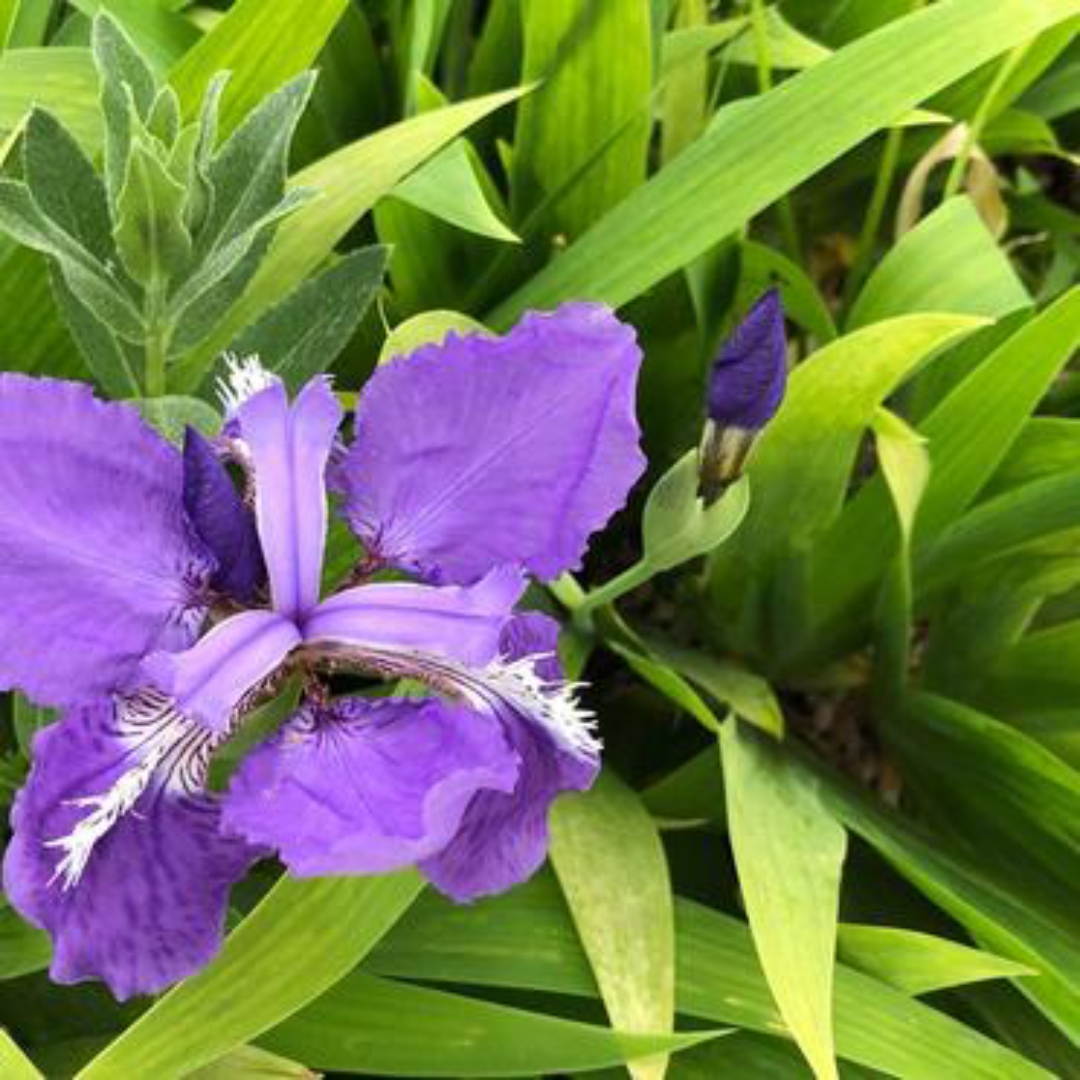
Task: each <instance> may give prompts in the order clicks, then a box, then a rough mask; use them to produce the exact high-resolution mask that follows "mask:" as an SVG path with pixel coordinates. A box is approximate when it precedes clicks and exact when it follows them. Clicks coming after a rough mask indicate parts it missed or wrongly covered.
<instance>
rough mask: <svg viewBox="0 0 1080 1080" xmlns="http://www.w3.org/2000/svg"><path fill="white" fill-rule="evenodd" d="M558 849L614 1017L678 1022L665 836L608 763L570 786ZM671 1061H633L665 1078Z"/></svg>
mask: <svg viewBox="0 0 1080 1080" xmlns="http://www.w3.org/2000/svg"><path fill="white" fill-rule="evenodd" d="M550 855H551V860H552V864H553V865H554V867H555V872H556V874H557V875H558V878H559V883H560V885H561V886H562V890H563V894H564V895H565V897H566V900H567V903H568V904H569V907H570V911H571V913H572V915H573V918H574V922H575V924H576V926H577V929H578V933H579V934H580V935H581V940H582V943H583V945H584V947H585V953H586V955H587V956H588V957H589V962H590V964H591V965H592V969H593V973H594V974H595V975H596V981H597V983H598V984H599V986H600V993H601V996H602V997H603V999H604V1004H605V1005H606V1006H607V1011H608V1016H609V1017H610V1018H611V1023H612V1026H613V1027H615V1028H617V1029H618V1030H620V1031H626V1032H652V1033H666V1032H668V1031H671V1030H672V1027H673V1024H674V1020H675V924H674V915H673V910H672V897H671V881H670V879H669V877H668V868H667V860H666V858H665V856H664V849H663V846H662V845H661V843H660V835H659V833H658V832H657V830H656V826H655V825H654V824H653V821H652V818H650V816H649V813H648V811H647V810H645V808H644V807H643V806H642V805H641V801H640V799H639V798H638V796H637V795H636V794H635V793H634V792H633V791H631V790H630V788H628V787H627V786H626V785H625V784H624V783H623V782H622V781H621V780H619V779H618V778H617V777H616V776H615V775H614V774H612V773H610V772H605V773H603V774H602V775H601V777H600V779H599V781H598V782H597V783H596V785H595V786H594V787H593V788H592V790H591V791H589V792H585V793H580V794H579V793H574V794H567V795H564V796H563V797H562V798H561V799H559V801H558V802H557V803H556V804H555V806H554V808H553V810H552V814H551V846H550ZM616 912H617V913H618V914H617V916H616V917H613V916H615V913H616ZM665 1067H666V1061H665V1059H663V1058H658V1059H655V1060H651V1061H635V1062H632V1063H631V1064H630V1066H629V1069H630V1073H631V1075H632V1076H633V1077H634V1078H635V1080H662V1077H663V1075H664V1070H665Z"/></svg>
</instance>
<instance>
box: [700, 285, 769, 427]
mask: <svg viewBox="0 0 1080 1080" xmlns="http://www.w3.org/2000/svg"><path fill="white" fill-rule="evenodd" d="M786 385H787V345H786V342H785V338H784V308H783V305H782V304H781V302H780V292H779V290H778V289H770V290H769V291H768V292H766V293H765V294H764V295H763V296H762V297H761V298H760V299H759V300H758V301H757V303H755V304H754V306H753V307H752V308H751V309H750V310H749V312H747V315H746V318H745V319H743V321H742V322H741V323H739V325H738V326H737V327H736V328H735V331H734V333H733V334H732V335H731V337H729V338H728V339H727V341H725V342H724V344H723V346H722V347H721V349H720V355H719V356H718V357H717V358H716V360H715V362H714V363H713V366H712V370H711V372H710V374H709V388H708V400H707V404H708V414H709V419H710V420H712V421H713V422H714V423H715V424H717V425H719V426H721V427H732V428H740V429H742V430H744V431H758V430H759V429H760V428H763V427H764V426H765V425H766V424H767V423H768V422H769V421H770V420H771V419H772V418H773V416H774V415H775V413H776V410H777V409H778V408H780V402H781V401H782V400H783V397H784V388H785V386H786Z"/></svg>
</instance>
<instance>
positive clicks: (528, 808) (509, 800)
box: [420, 613, 600, 903]
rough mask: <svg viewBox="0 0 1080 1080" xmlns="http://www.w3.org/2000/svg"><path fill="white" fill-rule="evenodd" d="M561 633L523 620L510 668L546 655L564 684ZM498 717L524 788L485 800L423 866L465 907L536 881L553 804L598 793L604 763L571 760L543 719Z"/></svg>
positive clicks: (542, 668) (511, 643)
mask: <svg viewBox="0 0 1080 1080" xmlns="http://www.w3.org/2000/svg"><path fill="white" fill-rule="evenodd" d="M558 633H559V628H558V624H557V623H556V622H554V620H552V619H549V618H547V617H546V616H544V615H540V614H536V613H529V614H525V615H520V616H518V617H517V618H516V619H514V621H513V622H512V623H511V624H510V625H509V626H508V627H507V629H506V632H505V634H504V637H503V649H504V652H505V655H506V656H507V658H508V659H510V660H514V659H519V658H522V657H526V656H532V655H541V656H543V657H544V659H543V660H541V661H538V662H537V665H536V666H537V670H538V673H539V674H540V675H541V676H542V677H544V678H546V679H556V678H558V677H559V675H560V669H559V665H558V660H557V659H556V656H555V649H556V645H557V641H558ZM496 715H497V717H498V719H499V721H500V722H501V723H502V725H503V730H504V732H505V734H506V737H507V739H508V740H509V742H510V745H511V746H512V747H513V748H514V750H516V751H517V753H518V755H519V757H520V758H521V769H520V773H519V778H518V783H517V786H516V787H515V788H514V790H513V791H512V792H510V793H502V792H492V791H483V792H480V793H479V794H478V795H477V796H476V797H475V798H474V799H473V801H472V802H471V803H470V804H469V808H468V810H467V811H466V812H465V816H464V818H463V820H462V823H461V828H460V830H459V831H458V833H457V835H456V836H455V837H454V839H453V840H452V841H451V842H450V844H448V845H447V846H446V847H445V848H444V849H443V850H442V851H441V852H440V853H439V854H437V855H434V856H432V857H431V858H429V859H426V860H424V861H423V862H422V863H421V864H420V869H421V870H422V871H423V873H424V874H425V875H426V877H427V878H428V880H429V881H431V883H432V884H433V885H434V886H435V887H436V888H437V889H438V890H439V891H440V892H443V893H445V894H446V895H447V896H449V897H450V898H451V899H453V900H456V901H458V902H459V903H466V902H468V901H470V900H475V899H477V898H478V897H481V896H488V895H491V894H493V893H499V892H503V891H505V890H506V889H509V888H510V887H511V886H513V885H517V884H518V883H519V882H522V881H525V880H526V879H527V878H529V877H531V876H532V875H533V874H534V873H535V872H536V871H537V870H538V869H539V868H540V867H541V866H542V865H543V863H544V860H545V859H546V858H547V848H548V814H549V812H550V810H551V804H552V803H553V802H554V801H555V799H556V798H557V797H558V796H559V795H560V794H562V792H564V791H584V790H586V789H588V788H589V787H591V786H592V783H593V781H594V780H595V779H596V775H597V773H598V772H599V769H600V761H599V758H598V757H595V756H590V755H586V756H582V755H580V754H575V753H570V752H569V751H568V750H567V749H565V748H564V747H563V746H562V745H560V744H559V743H558V742H557V741H556V740H555V739H554V738H553V737H552V734H551V732H550V731H549V730H547V729H546V728H545V727H544V726H543V725H542V724H540V723H538V722H537V721H536V719H535V718H531V717H529V716H528V715H526V714H525V713H523V712H521V711H519V710H516V709H513V708H511V707H507V706H503V707H501V708H498V710H497V713H496Z"/></svg>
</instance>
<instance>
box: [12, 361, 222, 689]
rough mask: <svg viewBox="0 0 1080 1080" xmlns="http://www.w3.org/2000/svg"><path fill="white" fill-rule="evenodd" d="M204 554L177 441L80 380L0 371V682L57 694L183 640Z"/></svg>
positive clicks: (118, 675) (192, 626) (190, 625)
mask: <svg viewBox="0 0 1080 1080" xmlns="http://www.w3.org/2000/svg"><path fill="white" fill-rule="evenodd" d="M213 568H214V567H213V560H212V558H211V557H210V556H209V554H208V553H207V551H206V549H205V547H204V546H203V545H202V543H201V542H200V541H199V540H198V538H197V537H196V536H195V534H194V532H193V530H192V529H191V527H190V524H189V523H188V521H187V518H186V515H185V513H184V506H183V476H182V469H181V460H180V455H179V453H178V452H177V451H176V450H175V449H174V448H173V447H171V446H169V445H168V443H166V442H165V441H164V440H163V439H161V438H160V437H159V436H158V435H157V434H156V433H154V432H153V431H151V430H150V428H148V427H147V426H146V425H145V424H144V423H143V421H142V419H141V418H140V417H139V415H138V414H137V413H136V412H135V410H134V409H131V408H130V407H128V406H126V405H117V404H109V403H106V402H103V401H98V400H97V399H96V398H94V396H93V393H92V391H91V390H90V388H89V387H88V386H85V385H83V384H81V383H74V382H63V381H59V380H55V379H32V378H28V377H26V376H22V375H12V374H4V375H0V688H10V687H18V688H20V689H22V690H24V691H25V692H26V693H27V694H29V695H30V696H31V697H33V698H34V699H35V700H36V701H38V702H41V703H43V704H50V705H69V704H73V703H76V702H79V701H86V700H89V699H92V698H94V697H96V696H101V695H104V694H108V693H110V692H112V691H114V690H117V689H118V688H121V687H123V686H125V685H126V684H127V682H128V680H129V679H130V677H131V675H132V673H133V672H134V669H135V667H136V666H137V664H138V662H139V661H140V659H141V658H142V656H143V654H144V653H146V652H147V651H148V650H150V649H153V648H174V647H177V646H180V647H182V646H183V645H185V644H187V643H188V642H189V641H190V639H191V636H192V634H193V633H194V632H195V630H196V629H197V627H198V625H199V623H200V622H201V620H202V617H203V614H204V611H205V607H204V602H205V587H206V584H207V581H208V579H209V577H210V574H211V572H212V571H213Z"/></svg>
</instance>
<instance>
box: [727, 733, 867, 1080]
mask: <svg viewBox="0 0 1080 1080" xmlns="http://www.w3.org/2000/svg"><path fill="white" fill-rule="evenodd" d="M720 746H721V750H722V756H723V762H724V786H725V789H726V793H727V820H728V832H729V835H730V836H731V844H732V848H733V850H734V853H735V864H736V868H737V869H738V872H739V885H740V887H741V889H742V895H743V902H744V903H745V905H746V912H747V915H748V917H749V920H750V929H751V931H752V932H753V935H754V944H755V946H756V948H757V952H758V956H759V957H760V958H761V966H762V969H763V970H764V972H765V977H766V978H767V979H768V981H769V987H770V988H771V990H772V992H773V996H774V997H775V998H776V1003H777V1005H778V1006H779V1009H780V1013H781V1015H782V1016H783V1017H784V1020H785V1022H786V1023H787V1025H788V1027H789V1028H790V1029H791V1033H792V1035H793V1036H794V1038H795V1041H796V1042H797V1043H798V1044H799V1048H800V1049H801V1050H802V1052H803V1053H804V1054H805V1055H806V1058H807V1060H808V1061H809V1062H810V1065H811V1066H812V1068H813V1070H814V1073H815V1075H816V1076H817V1077H819V1080H820V1078H829V1077H835V1076H836V1060H835V1057H836V1051H835V1048H834V1040H833V1027H832V1015H833V964H834V957H835V953H836V918H837V910H838V905H839V899H840V873H841V867H842V865H843V861H844V853H845V850H846V836H845V833H844V829H843V826H841V825H839V824H838V823H837V821H836V820H835V818H834V817H833V816H832V814H831V813H830V812H829V811H828V809H827V808H826V807H825V806H824V804H823V803H822V801H821V799H820V797H819V796H818V793H817V791H816V788H815V785H814V784H813V783H807V781H806V779H805V778H804V777H801V776H800V775H799V774H798V773H796V772H794V771H793V770H792V769H791V768H790V767H788V764H787V761H786V759H785V757H784V755H783V753H782V751H781V750H780V749H779V747H778V746H777V745H776V744H775V743H773V742H771V741H770V740H767V739H765V738H761V737H758V736H755V735H754V734H753V732H752V731H751V730H750V729H743V728H742V727H741V726H740V724H739V722H738V721H735V720H732V721H730V722H729V723H728V724H726V725H725V726H724V729H723V731H722V733H721V736H720Z"/></svg>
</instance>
